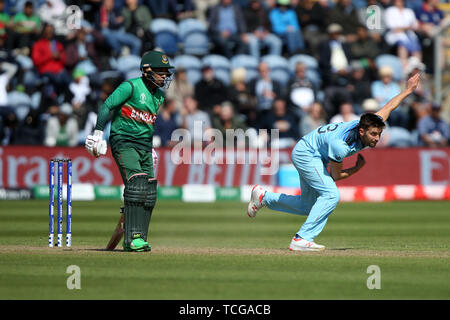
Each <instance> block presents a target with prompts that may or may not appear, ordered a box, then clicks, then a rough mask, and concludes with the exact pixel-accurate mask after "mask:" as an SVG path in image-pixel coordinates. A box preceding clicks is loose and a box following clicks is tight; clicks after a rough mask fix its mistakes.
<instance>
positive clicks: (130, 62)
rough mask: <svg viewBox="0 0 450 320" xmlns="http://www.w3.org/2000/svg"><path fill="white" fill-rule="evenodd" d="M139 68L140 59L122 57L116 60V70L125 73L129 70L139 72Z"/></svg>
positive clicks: (136, 57)
mask: <svg viewBox="0 0 450 320" xmlns="http://www.w3.org/2000/svg"><path fill="white" fill-rule="evenodd" d="M140 66H141V57H139V56H134V55H131V54H130V55H127V56H122V57H119V58H118V59H117V70H119V71H120V72H123V73H127V72H129V71H130V70H135V69H137V70H139V69H140Z"/></svg>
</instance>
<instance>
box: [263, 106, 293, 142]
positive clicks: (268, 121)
mask: <svg viewBox="0 0 450 320" xmlns="http://www.w3.org/2000/svg"><path fill="white" fill-rule="evenodd" d="M260 129H268V130H270V129H277V130H278V132H279V139H280V140H279V147H280V148H289V147H292V146H293V145H295V143H296V142H297V140H298V138H299V132H298V118H297V117H296V115H295V114H293V113H291V112H289V111H288V109H287V106H286V100H284V99H280V98H277V99H275V101H274V102H273V106H272V109H271V110H270V111H269V112H267V113H266V114H265V115H264V116H263V117H262V119H261V122H260Z"/></svg>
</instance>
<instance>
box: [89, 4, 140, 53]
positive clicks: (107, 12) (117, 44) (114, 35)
mask: <svg viewBox="0 0 450 320" xmlns="http://www.w3.org/2000/svg"><path fill="white" fill-rule="evenodd" d="M96 24H97V27H98V28H100V29H101V32H102V35H103V36H104V37H105V40H106V42H107V43H108V45H109V46H110V47H111V48H112V50H113V56H115V57H118V56H119V55H120V54H122V50H123V48H124V46H127V47H128V48H129V49H130V51H131V54H133V55H136V56H140V55H141V47H142V43H141V40H140V39H139V38H138V37H136V36H135V35H133V34H130V33H127V32H125V28H124V17H123V16H122V15H121V14H120V13H119V12H118V11H117V10H115V9H114V0H104V1H103V5H102V6H101V7H100V10H99V12H98V13H97V18H96Z"/></svg>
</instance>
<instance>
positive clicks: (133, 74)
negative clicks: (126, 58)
mask: <svg viewBox="0 0 450 320" xmlns="http://www.w3.org/2000/svg"><path fill="white" fill-rule="evenodd" d="M141 75H142V72H141V69H131V70H128V71H127V72H125V79H127V80H128V79H134V78H139V77H141Z"/></svg>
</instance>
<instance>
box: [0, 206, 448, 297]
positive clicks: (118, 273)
mask: <svg viewBox="0 0 450 320" xmlns="http://www.w3.org/2000/svg"><path fill="white" fill-rule="evenodd" d="M120 205H121V203H120V202H119V201H95V202H74V203H73V247H72V249H65V248H64V249H61V248H53V249H49V248H48V247H47V233H48V202H47V201H38V200H29V201H0V299H136V298H138V299H170V300H175V299H214V300H215V299H221V300H227V299H257V300H260V299H270V300H278V299H288V300H291V299H450V250H449V249H450V202H393V203H376V204H375V203H342V204H340V205H339V206H338V208H337V210H336V211H335V212H334V213H333V214H332V215H331V216H330V219H329V220H328V224H327V226H326V227H325V230H324V231H323V232H322V234H321V235H320V236H319V237H318V238H317V239H316V241H317V242H318V243H320V244H324V245H326V246H327V250H326V251H325V252H309V253H302V252H290V251H289V250H288V249H287V248H288V246H289V243H290V240H291V237H292V235H294V234H295V232H296V231H297V230H298V228H299V227H300V226H301V224H302V223H303V221H304V220H305V217H303V216H295V215H290V214H285V213H278V212H273V211H270V210H269V209H263V210H262V211H261V213H259V214H258V216H257V217H256V218H255V219H250V218H248V217H247V214H246V204H245V203H237V202H220V203H209V204H197V203H182V202H170V201H160V202H158V204H157V208H156V209H155V211H154V214H153V218H152V222H151V224H150V242H151V245H152V247H153V251H152V252H149V253H126V252H123V251H122V250H121V248H122V247H121V245H120V246H119V248H118V250H116V251H114V252H106V251H104V250H103V248H104V247H105V245H106V243H107V242H108V240H109V237H110V236H111V234H112V231H113V229H114V227H115V225H116V223H117V220H118V218H119V213H118V211H119V210H118V208H119V207H120ZM55 238H56V235H55ZM69 265H77V266H79V267H80V270H81V289H80V290H69V289H67V287H66V281H67V279H68V277H69V276H70V275H69V274H67V273H66V269H67V267H68V266H69ZM370 265H377V266H379V268H380V270H381V289H379V290H376V289H374V290H369V289H368V288H367V285H366V284H367V279H368V277H369V276H371V274H368V273H367V268H368V267H369V266H370Z"/></svg>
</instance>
